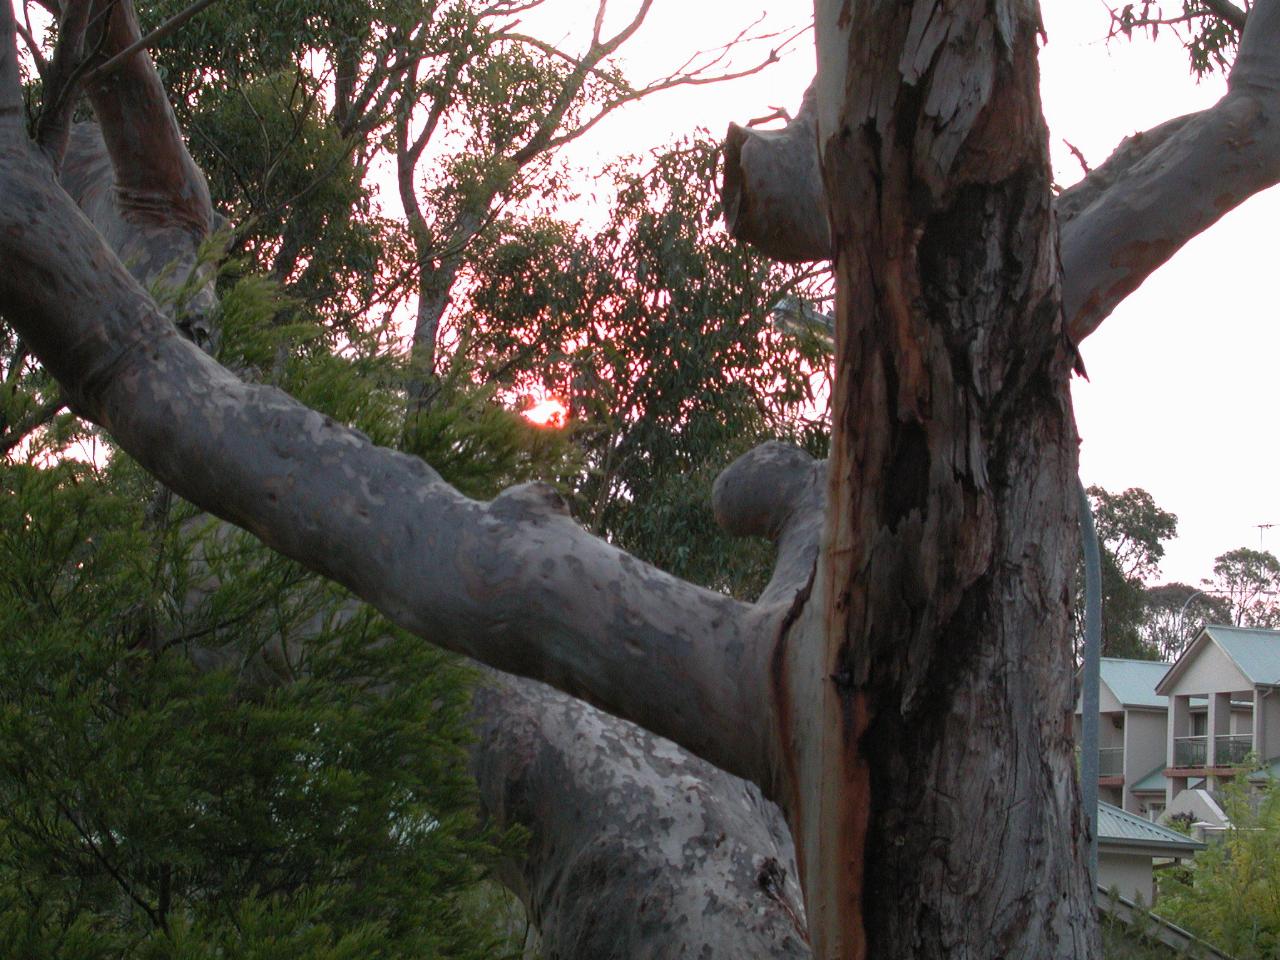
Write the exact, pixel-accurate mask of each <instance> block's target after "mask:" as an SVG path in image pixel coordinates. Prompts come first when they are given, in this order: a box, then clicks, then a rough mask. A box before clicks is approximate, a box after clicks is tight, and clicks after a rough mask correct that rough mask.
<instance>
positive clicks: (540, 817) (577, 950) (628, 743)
mask: <svg viewBox="0 0 1280 960" xmlns="http://www.w3.org/2000/svg"><path fill="white" fill-rule="evenodd" d="M473 716H474V718H475V722H476V733H477V735H478V736H477V743H476V746H475V747H474V748H473V761H472V767H473V770H474V771H475V774H476V779H477V781H478V783H479V786H480V796H481V802H482V804H483V806H484V809H485V812H486V813H487V814H488V816H489V817H490V819H492V820H493V821H494V822H495V823H497V824H498V825H504V826H505V825H510V824H520V825H522V826H524V827H525V828H527V829H528V830H529V833H530V840H529V844H528V847H527V849H526V850H524V851H523V852H522V855H521V857H520V858H519V860H518V861H516V862H512V863H511V864H509V865H508V867H507V868H506V869H504V870H503V871H502V872H501V874H500V875H501V878H502V879H503V881H504V882H505V883H506V884H507V885H508V886H509V887H510V888H511V889H512V890H513V891H514V892H515V893H516V894H517V895H518V896H519V897H520V899H521V900H522V901H523V902H524V903H525V905H526V907H527V908H528V910H529V913H530V916H531V918H532V919H533V921H534V924H535V926H536V927H537V929H538V931H539V934H540V939H541V945H542V948H543V952H544V954H545V955H546V956H551V957H560V958H563V960H598V958H601V957H649V958H654V960H677V958H681V957H704V958H708V960H711V958H724V960H730V958H735V960H736V958H740V957H758V958H761V960H765V958H768V960H802V958H808V957H810V956H811V954H810V950H809V946H808V941H807V935H806V933H805V928H804V919H803V918H804V908H803V906H802V905H801V901H800V895H799V894H800V891H799V887H798V885H797V875H796V867H795V854H794V848H793V846H792V843H791V837H790V834H789V833H788V831H787V828H786V825H785V824H784V823H783V822H782V816H781V813H780V811H778V809H777V808H776V807H774V806H773V805H772V804H770V803H769V802H768V801H766V800H765V799H764V798H763V797H762V796H761V795H760V793H759V792H758V791H757V790H756V789H755V787H753V786H752V785H751V784H748V783H745V782H743V781H742V780H738V779H736V778H734V777H732V776H730V775H729V774H727V773H725V772H724V771H722V770H718V769H716V768H715V767H712V766H710V765H709V764H707V763H705V762H703V761H701V760H698V759H697V758H695V757H692V756H690V755H689V754H688V753H686V752H685V751H683V750H681V749H679V748H678V747H677V746H675V744H672V743H668V742H666V741H663V740H661V739H659V738H658V737H655V736H653V735H652V734H649V733H646V732H645V731H643V730H641V729H639V728H638V727H635V726H633V725H632V724H629V723H625V722H623V721H621V720H618V719H616V718H614V717H611V716H608V715H607V714H604V713H601V712H600V711H598V710H595V709H593V708H592V707H590V706H588V705H587V704H585V703H583V702H581V701H580V700H575V699H573V698H571V697H566V696H565V695H564V694H561V693H557V692H556V691H554V690H552V689H550V688H549V687H546V686H544V685H542V684H537V683H532V682H529V681H527V680H516V679H515V678H511V677H503V676H500V675H492V674H491V675H490V676H489V678H488V680H487V682H486V683H484V684H482V685H481V687H480V688H479V689H478V690H477V691H476V694H475V697H474V706H473Z"/></svg>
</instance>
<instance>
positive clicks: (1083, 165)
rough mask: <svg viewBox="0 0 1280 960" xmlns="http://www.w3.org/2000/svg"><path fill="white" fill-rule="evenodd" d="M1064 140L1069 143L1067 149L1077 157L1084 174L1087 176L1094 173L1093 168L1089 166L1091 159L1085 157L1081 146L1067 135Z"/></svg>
mask: <svg viewBox="0 0 1280 960" xmlns="http://www.w3.org/2000/svg"><path fill="white" fill-rule="evenodd" d="M1062 142H1063V143H1065V144H1066V145H1067V149H1068V150H1070V151H1071V155H1072V156H1073V157H1075V158H1076V161H1077V162H1078V163H1079V164H1080V166H1081V168H1082V169H1083V170H1084V175H1085V176H1086V177H1087V176H1088V175H1089V174H1091V173H1093V170H1092V169H1091V168H1090V167H1089V161H1088V160H1086V159H1085V158H1084V153H1083V152H1081V150H1080V148H1079V147H1077V146H1076V145H1075V144H1074V143H1072V142H1071V141H1070V140H1068V139H1067V138H1066V137H1063V138H1062Z"/></svg>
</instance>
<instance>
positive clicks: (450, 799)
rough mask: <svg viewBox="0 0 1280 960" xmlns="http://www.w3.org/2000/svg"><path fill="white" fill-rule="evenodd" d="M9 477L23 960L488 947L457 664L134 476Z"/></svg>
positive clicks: (13, 742) (1, 704) (3, 575)
mask: <svg viewBox="0 0 1280 960" xmlns="http://www.w3.org/2000/svg"><path fill="white" fill-rule="evenodd" d="M2 469H3V483H0V489H2V490H3V491H4V493H3V494H2V495H0V637H3V638H4V641H3V643H2V644H0V811H3V812H2V813H0V824H2V825H3V829H0V929H3V930H4V931H5V932H6V933H7V934H8V936H6V937H4V938H3V939H0V942H2V943H4V945H5V946H4V947H3V948H0V949H3V950H7V951H8V953H6V954H5V955H7V956H13V957H32V956H40V957H66V958H68V960H71V958H75V960H81V958H84V957H104V958H105V957H166V958H169V957H174V958H176V957H184V958H185V957H192V958H195V957H201V958H203V957H215V956H220V957H221V956H229V957H255V956H260V955H261V956H266V955H271V956H273V957H280V956H298V957H304V956H305V957H317V956H319V957H334V958H338V957H349V956H352V957H353V956H384V957H398V956H403V957H415V958H416V957H435V956H438V957H487V956H492V955H493V954H492V953H491V952H490V951H491V949H492V944H491V943H489V942H487V941H486V940H485V938H484V935H483V927H482V926H481V925H480V924H478V923H477V922H476V921H475V919H474V918H472V917H471V916H469V915H468V913H467V911H466V910H465V909H464V906H463V904H462V903H461V902H460V900H459V896H460V892H461V891H463V890H465V889H466V888H467V887H468V886H469V885H471V884H474V883H475V882H477V881H478V880H479V879H480V878H481V876H482V875H483V870H484V866H483V865H484V864H485V863H486V862H488V861H489V860H490V859H492V857H493V856H494V855H495V846H494V838H491V837H488V836H486V835H485V833H484V832H483V831H482V830H481V829H480V828H479V827H478V825H477V824H476V822H475V819H474V814H473V812H472V811H473V797H472V790H473V788H472V786H471V784H470V781H469V779H468V777H467V774H466V763H465V751H464V743H465V739H466V736H467V724H466V714H467V704H468V696H467V689H468V681H467V677H466V673H465V671H464V670H463V669H462V668H461V667H460V666H459V665H458V664H457V663H456V662H455V661H453V660H451V659H449V658H446V657H445V656H443V655H442V654H440V653H438V652H435V651H433V650H432V649H431V648H430V647H428V646H427V645H425V644H423V643H421V642H420V641H418V640H416V639H414V638H411V637H408V636H407V635H404V634H402V633H399V632H397V631H394V630H392V629H391V628H389V627H388V626H387V625H386V624H385V623H383V622H381V621H380V620H378V619H377V618H375V617H373V616H371V615H369V614H368V613H364V612H360V613H353V612H352V611H351V610H350V608H349V607H348V605H347V603H346V601H345V600H344V598H343V597H342V596H341V595H340V594H339V593H338V592H337V591H335V590H333V589H332V588H329V587H327V586H325V585H323V584H320V583H317V582H315V581H313V580H310V579H309V578H307V577H305V576H304V574H303V573H302V572H301V571H299V570H298V569H297V568H296V567H294V566H293V565H292V564H289V563H287V562H285V561H283V560H280V559H279V558H276V557H274V556H272V555H271V554H269V553H267V552H266V551H265V550H263V549H262V548H260V547H257V546H256V545H253V544H251V543H250V542H248V540H247V538H244V537H243V536H242V535H239V534H227V533H225V532H222V533H218V532H215V529H209V528H207V526H206V525H204V524H198V523H196V524H193V523H192V522H187V523H171V524H167V525H162V526H157V525H156V524H155V523H154V522H152V520H151V519H150V518H149V516H148V514H149V513H151V514H153V513H154V511H153V510H152V509H149V508H148V506H147V504H146V502H145V501H142V500H140V499H139V498H138V497H137V496H134V495H132V493H133V490H135V489H136V488H137V487H138V486H139V485H140V484H139V482H138V478H137V477H136V476H130V474H136V468H134V467H132V466H131V465H129V464H125V463H121V464H118V465H115V466H113V467H112V468H110V469H106V470H99V469H97V468H94V467H93V466H91V465H87V464H82V463H77V462H74V461H64V462H62V463H59V464H56V465H54V466H50V467H44V468H41V467H36V466H31V465H26V464H17V465H13V464H10V465H6V466H4V467H3V468H2ZM122 491H123V492H122ZM220 529H222V530H223V531H225V528H220ZM290 637H293V638H296V639H295V642H292V643H290V642H288V638H290ZM303 639H305V641H306V642H305V643H304V642H298V641H301V640H303ZM282 640H284V641H285V642H283V643H282V642H281V641H282ZM282 677H283V678H285V679H288V680H289V682H280V680H281V678H282Z"/></svg>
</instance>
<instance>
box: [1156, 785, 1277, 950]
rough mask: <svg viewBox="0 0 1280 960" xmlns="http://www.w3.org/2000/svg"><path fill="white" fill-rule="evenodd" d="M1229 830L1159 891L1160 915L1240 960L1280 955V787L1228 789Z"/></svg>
mask: <svg viewBox="0 0 1280 960" xmlns="http://www.w3.org/2000/svg"><path fill="white" fill-rule="evenodd" d="M1222 803H1223V806H1224V808H1225V809H1226V812H1227V815H1228V816H1229V817H1230V818H1231V826H1230V828H1229V829H1228V830H1227V834H1226V836H1225V837H1224V838H1223V839H1222V841H1221V842H1220V843H1213V844H1210V845H1209V848H1208V849H1207V850H1205V851H1203V852H1201V853H1199V854H1197V855H1196V858H1195V860H1194V861H1193V862H1192V864H1191V866H1190V868H1189V869H1188V870H1186V871H1177V872H1173V873H1170V874H1168V875H1167V876H1166V878H1165V879H1164V880H1162V882H1161V884H1160V913H1161V915H1162V916H1165V917H1168V918H1169V919H1170V920H1173V921H1174V922H1175V923H1178V924H1180V925H1181V926H1183V927H1186V928H1187V929H1188V930H1190V931H1191V932H1192V933H1195V934H1197V935H1198V936H1200V937H1203V938H1204V939H1205V940H1207V941H1209V942H1210V943H1212V944H1213V945H1214V946H1216V947H1218V948H1219V949H1221V950H1224V951H1225V952H1227V953H1228V954H1230V955H1231V956H1233V957H1235V958H1236V960H1274V958H1275V957H1277V956H1280V785H1278V784H1277V783H1276V781H1274V780H1273V781H1270V782H1269V783H1268V784H1267V785H1266V787H1265V788H1264V789H1263V790H1262V791H1261V792H1258V791H1256V790H1254V789H1253V788H1252V787H1250V786H1248V785H1247V784H1244V783H1235V784H1231V785H1229V786H1228V787H1227V788H1226V789H1225V790H1224V791H1223V793H1222Z"/></svg>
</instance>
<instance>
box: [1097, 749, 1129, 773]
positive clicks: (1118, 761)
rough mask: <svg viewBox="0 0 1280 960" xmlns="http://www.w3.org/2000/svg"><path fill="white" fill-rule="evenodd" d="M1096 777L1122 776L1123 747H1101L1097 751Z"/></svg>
mask: <svg viewBox="0 0 1280 960" xmlns="http://www.w3.org/2000/svg"><path fill="white" fill-rule="evenodd" d="M1098 776H1099V777H1123V776H1124V747H1102V748H1100V749H1099V750H1098Z"/></svg>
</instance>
